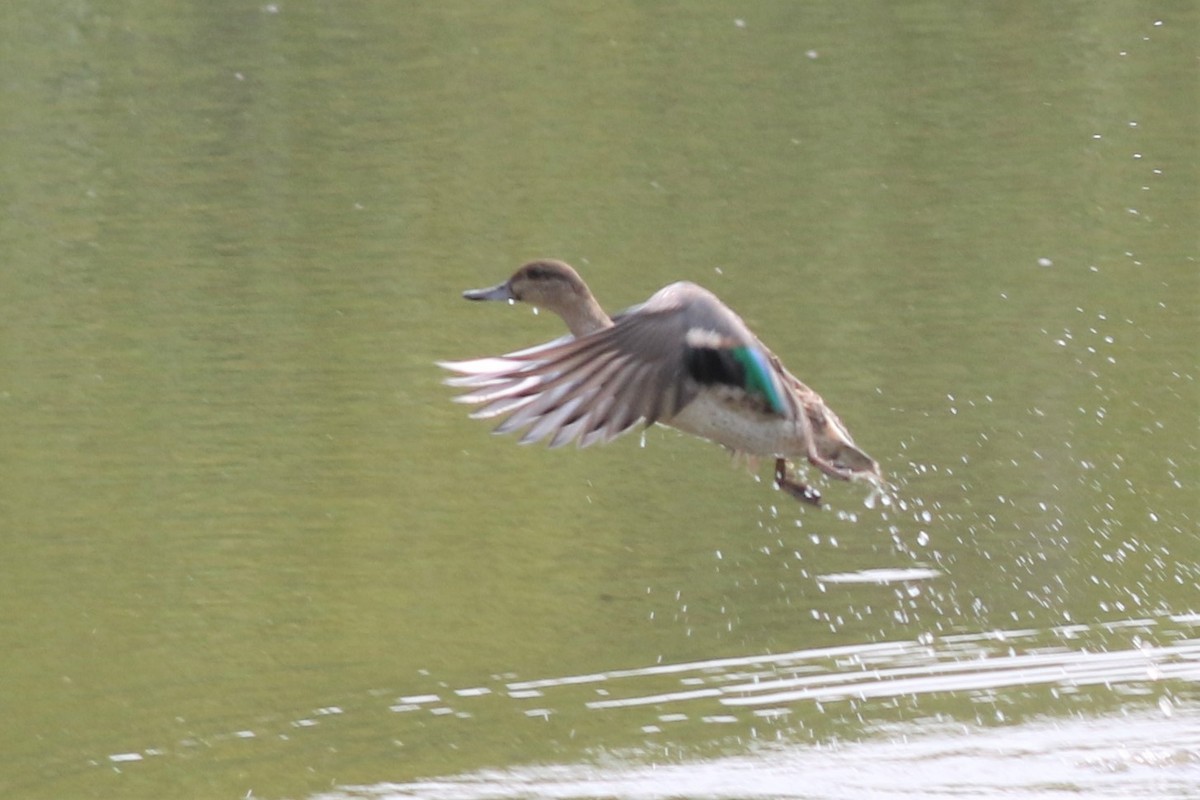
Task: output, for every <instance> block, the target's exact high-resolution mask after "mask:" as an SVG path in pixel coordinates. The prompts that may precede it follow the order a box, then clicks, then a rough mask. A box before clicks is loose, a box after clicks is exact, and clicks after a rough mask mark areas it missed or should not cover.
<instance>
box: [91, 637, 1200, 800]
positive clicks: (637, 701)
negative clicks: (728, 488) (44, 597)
mask: <svg viewBox="0 0 1200 800" xmlns="http://www.w3.org/2000/svg"><path fill="white" fill-rule="evenodd" d="M1198 631H1200V615H1175V616H1165V617H1162V618H1147V619H1131V620H1125V621H1121V622H1116V623H1108V624H1103V625H1095V626H1087V625H1072V626H1063V627H1058V628H1054V629H1050V630H1043V631H1039V630H1028V629H1026V630H1010V631H993V632H990V633H987V634H964V635H949V636H941V637H936V638H935V637H928V638H927V639H925V640H921V641H909V642H883V643H860V644H847V645H841V646H835V647H821V648H813V649H808V650H799V651H794V652H789V653H780V654H756V655H747V656H742V657H731V658H719V659H711V660H705V661H697V662H690V663H676V664H655V665H650V666H645V667H634V668H625V669H613V670H608V671H604V672H596V673H590V674H581V675H567V676H561V677H547V678H536V679H529V680H517V679H515V678H505V677H503V676H496V677H495V678H494V679H493V681H492V682H489V683H483V684H478V685H471V686H450V685H446V684H445V683H440V682H436V681H434V685H435V686H436V687H437V688H436V690H434V691H417V692H411V693H406V692H404V691H399V692H387V691H384V690H377V691H374V692H371V693H370V696H369V697H365V698H363V697H360V698H348V699H347V701H346V702H344V703H340V704H338V705H329V706H323V707H319V708H315V709H312V710H310V711H308V712H306V713H304V714H301V715H297V716H296V717H294V718H291V719H287V720H278V721H275V722H273V723H272V724H270V725H265V726H259V727H254V726H248V727H245V728H239V729H237V730H229V731H223V732H213V733H212V734H210V735H207V736H202V737H198V738H196V739H188V740H185V741H180V742H169V743H168V742H162V743H155V744H153V745H151V746H147V747H144V748H143V749H140V750H135V751H126V752H117V753H111V754H108V755H107V756H105V757H103V758H98V759H95V760H93V761H92V762H91V764H92V766H108V767H110V768H120V769H136V768H137V767H138V764H137V762H140V761H144V760H147V759H162V758H166V759H170V758H179V757H188V756H189V753H194V752H195V751H196V750H197V749H199V748H203V749H205V750H213V749H218V750H225V749H236V748H239V747H241V748H249V747H252V746H253V744H254V743H255V742H256V741H258V740H274V741H275V742H276V743H277V744H278V743H285V744H284V746H286V743H290V742H293V741H294V742H295V743H296V746H300V747H304V748H306V749H307V748H311V747H313V746H314V741H313V740H312V737H318V738H319V737H320V736H321V733H320V730H321V729H322V728H326V729H331V733H330V735H331V736H333V737H335V738H337V737H341V736H345V735H346V730H345V729H346V728H350V729H352V728H353V727H354V726H355V724H356V721H355V717H356V716H364V717H365V716H369V715H378V714H380V713H387V714H390V715H395V716H394V720H395V721H394V723H393V724H392V725H391V726H390V727H392V729H393V730H394V731H395V733H396V735H397V736H400V737H404V736H405V735H406V731H407V732H410V733H411V732H414V731H416V730H422V731H424V733H422V734H421V735H425V736H428V735H430V731H431V730H432V729H433V728H435V727H436V726H439V725H443V726H461V725H478V726H486V725H490V724H494V720H496V719H499V718H503V717H505V716H509V717H511V716H513V715H520V716H523V717H525V718H527V719H530V720H541V721H544V722H548V721H550V720H552V719H554V720H560V719H561V720H563V721H565V723H566V724H567V725H569V726H571V727H572V728H573V729H574V728H579V729H581V730H583V729H586V728H587V719H586V718H587V716H588V715H590V714H610V715H611V714H614V713H615V714H626V715H628V718H627V720H626V724H627V725H628V726H629V728H630V733H631V734H633V733H637V734H638V735H640V736H641V737H642V738H643V739H644V740H645V745H644V746H643V748H641V749H635V750H632V751H620V752H613V751H611V749H604V748H602V750H601V751H600V752H599V753H597V754H596V757H595V758H593V759H591V760H590V761H589V762H588V763H587V764H579V765H576V766H561V767H555V768H536V769H526V768H517V769H513V770H509V771H504V772H483V773H472V774H470V775H464V776H460V777H455V778H448V779H445V780H439V781H432V782H430V781H425V782H418V783H414V784H410V785H393V784H389V785H386V786H381V787H366V788H354V789H346V790H344V791H343V792H340V793H335V794H331V795H324V796H325V797H359V796H362V797H389V796H396V797H410V796H422V797H424V796H428V797H463V798H492V797H523V796H539V797H588V796H593V795H603V796H611V797H621V798H640V797H662V796H672V797H677V796H681V795H689V796H690V795H692V794H694V795H695V796H703V797H708V796H712V797H724V796H739V797H744V796H754V795H757V794H769V795H772V796H775V795H778V796H783V797H790V796H804V797H854V796H861V795H855V794H854V791H860V792H861V791H866V790H869V789H870V790H873V787H888V791H893V792H896V793H897V794H899V795H903V794H905V793H906V792H911V791H916V790H917V789H918V788H920V789H921V790H922V791H926V792H931V791H932V792H936V791H938V790H940V789H947V790H948V789H949V787H951V786H954V785H959V784H955V783H950V781H957V780H959V776H960V775H962V774H969V775H970V778H969V779H968V780H967V782H966V783H965V784H962V785H961V788H962V790H963V791H969V792H970V793H971V794H972V796H992V795H994V794H999V793H1002V792H1004V791H1008V790H1014V789H1021V790H1023V791H1024V790H1032V789H1036V788H1037V787H1039V786H1042V785H1043V784H1053V785H1054V786H1056V787H1058V788H1055V789H1053V790H1047V791H1052V792H1065V791H1068V789H1069V790H1070V791H1075V792H1079V791H1092V790H1101V791H1105V792H1109V793H1114V792H1117V791H1120V790H1128V789H1130V788H1131V786H1133V787H1140V789H1145V788H1146V786H1148V785H1151V784H1152V785H1154V786H1156V787H1159V786H1164V787H1167V788H1168V789H1169V788H1170V787H1172V786H1183V785H1188V786H1193V785H1195V784H1194V781H1195V780H1196V778H1197V770H1200V727H1198V725H1197V722H1198V721H1200V717H1197V715H1196V710H1195V705H1194V698H1193V697H1192V695H1193V694H1194V685H1195V684H1196V683H1197V682H1200V638H1197V637H1196V634H1197V632H1198ZM431 677H432V676H431ZM1098 686H1102V687H1104V690H1105V691H1106V692H1110V693H1113V694H1114V695H1115V696H1121V697H1125V698H1126V699H1127V700H1128V701H1129V704H1128V705H1127V706H1126V707H1125V710H1124V711H1123V712H1122V713H1123V714H1125V717H1124V718H1122V720H1121V722H1120V724H1114V723H1112V722H1111V721H1103V720H1102V718H1101V719H1100V720H1099V721H1092V720H1089V718H1088V717H1089V714H1080V715H1079V717H1078V718H1076V719H1072V718H1071V717H1070V716H1068V717H1066V718H1065V720H1060V721H1058V722H1055V723H1053V724H1048V723H1046V722H1045V721H1044V720H1043V718H1042V716H1041V711H1042V706H1040V705H1039V703H1041V702H1043V701H1044V700H1045V699H1046V698H1047V697H1050V698H1053V699H1054V700H1055V701H1057V702H1058V703H1059V704H1060V706H1061V705H1065V706H1067V707H1069V706H1070V704H1071V701H1072V698H1073V697H1075V696H1080V695H1083V694H1084V693H1086V692H1087V691H1088V690H1089V688H1090V687H1098ZM1022 693H1025V694H1022ZM954 696H958V697H960V698H961V697H966V698H970V699H971V701H972V703H973V705H974V707H975V708H976V709H977V710H976V713H975V715H974V717H973V718H969V719H962V718H960V716H961V714H960V712H956V711H954V710H952V707H951V706H946V710H945V711H942V710H939V705H938V702H937V700H936V698H937V697H943V698H951V697H954ZM931 697H932V698H935V699H934V700H932V701H930V698H931ZM1094 700H1095V698H1087V700H1086V702H1085V701H1084V699H1083V698H1082V697H1081V698H1080V708H1081V709H1083V708H1092V709H1094V708H1095V706H1094V705H1089V704H1091V703H1093V701H1094ZM897 707H901V708H905V709H908V710H910V711H912V712H913V713H912V714H911V716H912V719H911V720H909V721H905V722H900V723H897V722H896V721H895V719H894V715H893V714H892V712H893V711H894V710H895V709H896V708H897ZM812 710H816V711H817V713H818V716H820V717H824V718H825V721H826V722H828V723H830V724H832V726H833V727H832V730H833V731H834V735H833V736H830V735H829V734H828V733H827V732H820V733H818V732H816V731H815V730H814V717H813V714H812ZM839 718H841V719H843V720H847V719H849V718H852V719H853V720H854V721H855V723H856V725H854V726H848V727H846V728H845V729H844V733H845V734H846V735H847V737H848V738H851V739H855V740H859V741H858V743H856V744H850V745H844V746H843V745H833V746H831V745H830V744H829V742H830V741H834V742H836V741H839V740H840V739H841V738H842V737H841V736H839V735H837V730H838V728H837V722H838V720H839ZM997 723H1005V724H1004V725H1001V726H999V728H998V729H997V730H994V731H991V732H989V733H987V734H986V736H984V738H980V737H979V731H978V729H979V728H981V727H992V726H996V724H997ZM705 728H712V729H713V731H714V732H712V733H705V732H704V729H705ZM722 729H728V730H722ZM966 732H974V733H975V736H972V737H971V738H970V739H969V740H966V739H962V738H961V737H962V735H963V734H964V733H966ZM1080 738H1082V739H1086V744H1080V743H1079V742H1078V741H1076V740H1077V739H1080ZM706 740H707V741H708V742H709V744H703V742H705V741H706ZM814 740H815V741H814ZM689 741H692V742H700V743H701V744H695V745H690V746H689V745H688V744H687V743H688V742H689ZM968 741H969V742H970V744H969V745H967V744H965V742H968ZM712 742H726V744H725V745H722V746H718V747H717V751H718V753H720V752H722V751H725V750H726V749H727V750H728V752H731V753H734V754H735V755H732V756H731V755H720V756H719V757H716V758H712V757H703V754H704V753H705V752H706V751H711V750H712V746H711V744H712ZM747 751H748V752H747ZM1029 753H1034V754H1037V755H1038V757H1039V758H1040V761H1039V762H1038V763H1037V764H1035V765H1030V767H1029V768H1028V769H1025V770H1023V771H1021V773H1020V774H1019V775H1009V774H1008V762H1009V761H1011V760H1014V759H1016V758H1020V757H1023V756H1024V755H1026V754H1029ZM698 754H699V755H700V756H701V757H697V755H698ZM664 758H665V760H666V762H667V763H668V764H669V763H672V762H676V761H680V760H683V761H686V765H684V766H681V767H678V768H676V767H669V766H668V767H666V768H665V769H664V768H663V767H662V766H656V767H654V768H650V767H649V766H648V765H651V764H656V763H659V762H660V761H662V760H663V759H664ZM855 759H863V760H865V761H869V762H870V765H868V766H865V767H864V770H865V771H863V772H861V773H858V772H856V773H855V775H854V779H853V781H850V782H847V776H846V775H845V774H843V773H842V770H843V769H844V767H845V765H846V763H852V762H853V761H854V760H855ZM815 764H819V765H820V767H819V768H818V769H817V770H816V773H814V774H816V775H818V776H819V777H817V778H814V779H813V780H815V781H816V782H815V783H814V782H812V781H809V780H808V776H809V774H810V771H811V768H812V767H813V765H815ZM951 767H953V769H950V768H951ZM960 769H969V770H970V772H969V773H960V772H959V771H958V770H960ZM797 770H803V774H804V775H805V776H806V782H805V784H804V787H803V791H802V792H801V788H800V787H798V786H796V785H794V784H793V783H790V781H793V780H794V779H795V775H796V774H797ZM1131 771H1132V772H1133V774H1130V773H1131ZM680 779H682V780H683V783H680ZM1189 781H1191V783H1189ZM825 782H827V783H828V785H824V784H825ZM1147 782H1148V783H1147ZM722 786H724V787H726V789H725V790H721V789H720V787H722ZM849 787H853V788H854V791H851V789H850V788H849ZM1032 796H1043V795H1039V794H1037V793H1036V792H1035V794H1034V795H1032ZM1044 796H1047V797H1052V796H1057V795H1055V794H1053V793H1051V794H1046V795H1044Z"/></svg>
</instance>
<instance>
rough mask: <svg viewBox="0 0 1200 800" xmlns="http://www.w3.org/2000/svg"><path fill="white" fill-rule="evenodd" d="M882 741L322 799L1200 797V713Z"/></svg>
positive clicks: (522, 773) (473, 778) (619, 757)
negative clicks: (1198, 791)
mask: <svg viewBox="0 0 1200 800" xmlns="http://www.w3.org/2000/svg"><path fill="white" fill-rule="evenodd" d="M882 733H883V734H884V736H882V737H881V738H880V739H879V740H877V741H868V742H856V743H849V744H844V743H834V744H831V745H829V746H826V747H819V748H817V747H812V748H803V747H795V746H790V745H779V744H764V745H760V746H757V747H753V748H751V749H750V752H749V753H747V754H745V755H740V756H727V757H720V758H713V759H701V760H697V761H694V762H690V763H687V764H669V763H668V764H654V765H646V764H645V763H644V762H645V761H647V760H648V758H647V755H648V754H646V753H632V754H610V755H609V756H607V757H604V758H600V759H597V761H596V762H595V763H588V764H572V765H563V766H553V767H529V768H521V769H512V770H492V771H481V772H475V773H471V774H468V775H461V776H454V777H450V778H444V779H439V780H429V781H417V782H414V783H407V784H382V785H378V786H354V787H345V788H342V789H339V790H337V791H334V792H329V793H323V794H320V795H318V797H319V798H320V800H342V799H346V800H349V799H350V798H372V799H376V800H384V799H386V798H412V797H417V798H425V800H506V799H507V798H561V799H562V800H569V799H570V798H580V799H581V800H582V799H583V798H596V797H605V798H614V800H668V798H679V797H693V798H712V799H713V800H721V798H731V799H732V798H739V799H740V798H748V797H763V798H768V797H769V798H780V800H785V799H786V798H796V800H862V798H865V797H871V798H914V797H955V798H960V797H973V798H1012V797H1020V798H1022V800H1056V799H1058V800H1075V799H1076V798H1079V797H1113V798H1128V797H1156V798H1171V797H1179V798H1183V797H1195V792H1196V786H1197V781H1198V780H1200V716H1197V715H1196V714H1195V713H1191V714H1189V715H1188V716H1186V717H1182V718H1181V717H1176V718H1172V717H1171V716H1170V715H1164V714H1128V715H1123V716H1121V717H1120V718H1119V719H1112V720H1103V719H1100V720H1093V719H1068V720H1064V721H1056V722H1052V723H1051V722H1043V723H1037V724H1031V725H1025V726H1021V727H1019V728H995V729H990V730H978V729H971V728H968V727H965V726H952V725H946V724H942V723H938V722H926V723H922V724H921V725H913V724H903V725H896V726H893V727H891V728H890V729H888V730H887V731H884V732H882Z"/></svg>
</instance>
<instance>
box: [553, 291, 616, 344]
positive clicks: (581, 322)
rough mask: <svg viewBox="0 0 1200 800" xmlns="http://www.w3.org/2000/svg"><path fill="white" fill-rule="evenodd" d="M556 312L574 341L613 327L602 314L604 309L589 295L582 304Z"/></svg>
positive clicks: (574, 304) (610, 321)
mask: <svg viewBox="0 0 1200 800" xmlns="http://www.w3.org/2000/svg"><path fill="white" fill-rule="evenodd" d="M556 310H557V311H558V314H559V316H560V317H562V318H563V322H565V323H567V328H569V329H570V331H571V334H572V335H573V336H574V337H575V338H576V339H578V338H580V337H581V336H587V335H588V334H591V333H595V332H596V331H602V330H604V329H605V328H611V327H612V325H613V321H612V320H611V319H610V318H609V316H608V314H605V313H604V309H603V308H601V307H600V304H599V303H597V302H596V298H595V297H592V296H591V295H590V294H589V295H588V296H587V298H586V299H585V300H584V301H583V302H582V303H573V304H571V305H570V306H568V307H565V308H561V309H556Z"/></svg>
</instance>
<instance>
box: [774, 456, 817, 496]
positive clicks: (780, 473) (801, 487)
mask: <svg viewBox="0 0 1200 800" xmlns="http://www.w3.org/2000/svg"><path fill="white" fill-rule="evenodd" d="M775 485H776V486H778V487H779V488H780V489H782V490H783V491H785V492H787V493H788V494H790V495H791V496H792V497H794V498H796V499H797V500H799V501H800V502H802V503H808V504H809V505H812V506H818V507H819V506H820V505H821V493H820V492H818V491H817V490H816V489H814V488H812V487H811V486H809V485H808V484H805V483H801V482H800V481H798V480H795V479H793V478H791V477H790V476H789V475H788V468H787V461H785V460H784V459H782V458H777V459H775Z"/></svg>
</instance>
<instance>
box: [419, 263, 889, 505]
mask: <svg viewBox="0 0 1200 800" xmlns="http://www.w3.org/2000/svg"><path fill="white" fill-rule="evenodd" d="M463 297H465V298H466V299H468V300H472V301H504V302H507V303H509V304H512V303H517V302H522V303H529V304H532V305H534V306H536V307H539V308H544V309H547V310H549V311H551V312H553V313H555V314H557V315H558V316H559V317H561V318H562V320H563V322H565V323H566V326H567V329H568V330H569V331H570V333H569V334H568V335H566V336H563V337H561V338H558V339H554V340H553V341H550V342H546V343H544V344H539V345H535V346H533V347H528V348H526V349H523V350H517V351H515V352H511V353H506V354H504V355H499V356H488V357H483V358H474V359H468V360H464V361H439V362H437V364H438V366H440V367H442V368H444V369H446V370H448V371H450V372H452V373H454V376H453V377H450V378H448V379H447V380H446V381H445V382H446V383H447V384H449V385H451V386H454V387H456V388H459V389H462V390H465V391H464V393H463V394H460V395H459V396H457V397H455V398H454V399H455V400H456V401H457V402H460V403H466V404H470V405H475V406H478V408H477V409H476V410H475V411H474V412H473V413H471V415H470V416H471V417H473V418H480V419H487V418H495V417H502V418H503V419H502V421H501V422H500V423H499V425H498V426H497V427H496V428H495V432H496V433H498V434H505V433H515V432H521V436H520V442H521V443H522V444H530V443H534V442H540V441H543V440H549V446H550V447H552V448H554V447H561V446H563V445H566V444H568V443H571V442H574V443H575V444H577V445H578V446H580V447H588V446H590V445H593V444H597V443H605V442H609V441H611V440H613V439H615V438H616V437H618V436H620V435H621V434H623V433H625V432H627V431H629V430H630V429H632V428H633V427H634V426H636V425H638V424H639V423H640V424H642V425H644V426H646V427H649V426H651V425H654V424H655V423H658V424H661V425H666V426H668V427H671V428H675V429H677V430H679V431H683V432H685V433H688V434H692V435H694V436H698V437H700V438H702V439H708V440H710V441H713V442H716V443H717V444H720V445H722V446H723V447H725V448H726V449H727V450H729V451H731V452H732V453H733V454H734V455H735V456H741V457H745V458H746V460H747V461H748V462H750V463H751V464H754V463H757V459H759V458H772V459H774V460H775V486H776V487H777V488H778V489H780V490H783V491H784V492H786V493H787V494H789V495H791V496H792V497H794V498H796V499H797V500H799V501H802V502H805V503H809V504H811V505H815V506H819V505H820V504H821V494H820V492H819V491H818V490H817V489H815V488H814V487H812V486H810V485H808V484H806V483H804V482H803V481H801V480H799V479H798V478H797V477H796V476H795V475H794V473H793V470H792V469H791V468H790V467H791V465H790V462H791V461H792V460H799V459H804V460H806V461H807V462H808V463H809V464H811V465H812V466H814V467H816V468H817V469H818V470H820V471H821V472H822V473H824V474H825V475H828V476H829V477H831V478H835V479H838V480H846V481H856V480H863V481H867V482H869V483H871V484H872V485H874V486H876V487H879V486H881V485H882V472H881V471H880V468H879V464H878V462H876V461H875V459H873V458H871V457H870V456H869V455H867V454H866V453H865V452H864V451H863V450H861V449H860V448H859V447H858V445H856V444H855V443H854V440H853V438H851V436H850V433H849V431H848V430H847V429H846V426H845V425H844V424H842V421H841V420H840V419H839V418H838V416H837V415H836V414H834V413H833V411H832V410H830V408H829V407H828V406H827V405H826V404H825V401H824V400H823V399H822V398H821V396H820V395H819V394H817V393H816V392H815V391H813V390H812V389H810V388H809V387H808V386H806V385H805V384H804V383H802V382H801V381H800V380H799V379H798V378H796V377H795V376H794V375H793V374H792V373H790V372H788V370H787V369H786V368H785V367H784V366H783V364H782V362H780V360H779V358H778V357H777V356H776V355H775V354H774V353H772V352H771V351H770V350H769V349H767V347H766V346H765V345H763V343H762V342H761V341H759V339H758V337H757V336H755V335H754V334H753V333H752V332H751V330H750V328H749V327H748V326H747V325H746V323H745V322H744V321H742V318H741V317H739V316H738V315H737V314H736V313H734V311H733V310H732V309H731V308H729V307H728V306H727V305H725V303H723V302H721V300H720V299H718V298H717V296H716V295H715V294H713V293H712V292H710V291H709V290H707V289H705V288H703V287H701V286H699V285H697V284H695V283H690V282H687V281H681V282H677V283H672V284H670V285H669V286H665V287H663V288H662V289H660V290H658V291H657V292H655V293H654V294H653V295H652V296H651V297H650V299H648V300H646V301H645V302H644V303H641V304H640V305H636V306H633V307H632V308H629V309H627V310H625V311H623V312H620V313H618V314H616V315H615V316H611V317H610V316H609V315H608V314H607V313H605V311H604V309H603V308H602V307H601V306H600V304H599V302H597V300H596V298H595V296H594V295H593V294H592V291H591V289H590V288H588V285H587V284H586V283H585V282H584V280H583V278H582V277H580V275H579V273H578V272H577V271H576V270H575V269H574V268H573V267H571V266H570V265H569V264H567V263H565V262H563V261H558V260H554V259H539V260H535V261H530V262H528V263H526V264H523V265H522V266H521V267H520V268H519V269H518V270H517V271H516V272H515V273H513V274H512V276H511V277H510V278H509V279H508V280H506V281H504V282H503V283H500V284H498V285H496V286H493V287H490V288H486V289H469V290H467V291H465V292H463Z"/></svg>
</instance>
